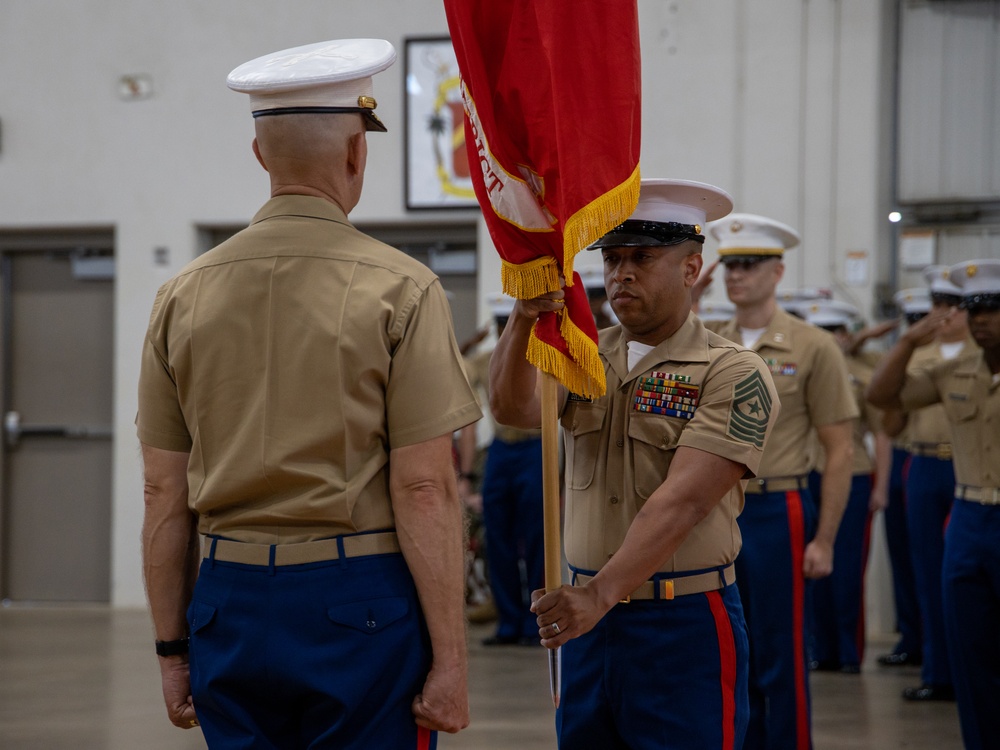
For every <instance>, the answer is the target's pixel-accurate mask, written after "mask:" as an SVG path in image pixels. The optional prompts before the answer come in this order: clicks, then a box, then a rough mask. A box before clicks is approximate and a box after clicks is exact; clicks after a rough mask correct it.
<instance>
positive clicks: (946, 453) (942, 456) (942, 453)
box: [936, 443, 951, 461]
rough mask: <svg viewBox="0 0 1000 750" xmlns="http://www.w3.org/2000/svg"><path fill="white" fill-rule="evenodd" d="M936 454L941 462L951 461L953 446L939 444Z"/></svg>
mask: <svg viewBox="0 0 1000 750" xmlns="http://www.w3.org/2000/svg"><path fill="white" fill-rule="evenodd" d="M936 452H937V458H938V460H940V461H948V460H950V459H951V445H949V444H948V443H938V445H937V449H936Z"/></svg>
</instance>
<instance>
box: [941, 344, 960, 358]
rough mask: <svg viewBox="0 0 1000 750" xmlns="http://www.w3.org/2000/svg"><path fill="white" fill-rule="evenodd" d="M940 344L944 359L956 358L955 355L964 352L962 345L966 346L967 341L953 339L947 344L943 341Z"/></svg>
mask: <svg viewBox="0 0 1000 750" xmlns="http://www.w3.org/2000/svg"><path fill="white" fill-rule="evenodd" d="M939 346H940V347H941V358H942V359H955V357H957V356H958V355H959V354H961V353H962V347H963V346H965V342H964V341H953V342H950V343H947V344H946V343H944V342H942V343H941V344H939Z"/></svg>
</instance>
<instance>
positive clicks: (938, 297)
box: [931, 292, 962, 307]
mask: <svg viewBox="0 0 1000 750" xmlns="http://www.w3.org/2000/svg"><path fill="white" fill-rule="evenodd" d="M931 302H933V303H934V304H935V305H948V307H958V306H959V305H961V304H962V298H961V297H960V296H959V295H957V294H948V293H947V292H931Z"/></svg>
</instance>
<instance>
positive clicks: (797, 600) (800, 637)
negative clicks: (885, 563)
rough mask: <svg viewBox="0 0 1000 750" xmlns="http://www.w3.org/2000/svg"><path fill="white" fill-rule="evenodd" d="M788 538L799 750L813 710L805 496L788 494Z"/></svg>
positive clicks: (803, 745)
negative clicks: (810, 703)
mask: <svg viewBox="0 0 1000 750" xmlns="http://www.w3.org/2000/svg"><path fill="white" fill-rule="evenodd" d="M785 506H786V508H787V510H788V537H789V541H790V542H791V544H790V547H791V553H792V648H793V649H795V654H794V655H795V737H796V747H797V748H800V750H808V748H809V708H808V705H807V701H806V646H805V622H804V620H805V609H806V605H805V594H806V591H805V585H806V582H805V578H804V576H803V573H802V566H803V562H804V559H803V558H804V555H803V552H804V550H805V544H806V538H805V537H806V533H805V521H804V519H803V517H802V496H801V495H800V494H799V493H798V492H797V491H793V492H786V493H785Z"/></svg>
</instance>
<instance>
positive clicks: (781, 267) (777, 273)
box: [774, 260, 785, 283]
mask: <svg viewBox="0 0 1000 750" xmlns="http://www.w3.org/2000/svg"><path fill="white" fill-rule="evenodd" d="M774 278H775V282H776V283H781V280H782V279H783V278H785V262H784V261H783V260H779V261H778V262H777V263H775V264H774Z"/></svg>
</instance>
